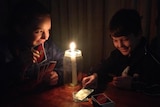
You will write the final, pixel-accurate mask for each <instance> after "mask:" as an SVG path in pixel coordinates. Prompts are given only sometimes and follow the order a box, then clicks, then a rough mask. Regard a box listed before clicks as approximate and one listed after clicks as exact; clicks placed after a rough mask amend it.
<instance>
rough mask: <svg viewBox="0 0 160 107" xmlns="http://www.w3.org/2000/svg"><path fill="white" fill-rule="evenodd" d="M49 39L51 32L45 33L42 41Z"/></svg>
mask: <svg viewBox="0 0 160 107" xmlns="http://www.w3.org/2000/svg"><path fill="white" fill-rule="evenodd" d="M48 37H49V32H43V34H42V37H41V38H42V39H45V40H48Z"/></svg>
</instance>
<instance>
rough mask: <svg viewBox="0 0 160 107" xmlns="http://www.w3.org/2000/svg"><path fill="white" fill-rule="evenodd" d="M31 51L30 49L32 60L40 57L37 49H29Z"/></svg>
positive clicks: (35, 60)
mask: <svg viewBox="0 0 160 107" xmlns="http://www.w3.org/2000/svg"><path fill="white" fill-rule="evenodd" d="M31 51H32V54H33V60H32V62H33V63H36V62H37V59H38V58H39V57H40V52H39V51H37V50H34V49H31Z"/></svg>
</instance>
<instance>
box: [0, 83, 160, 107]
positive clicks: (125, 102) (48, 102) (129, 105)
mask: <svg viewBox="0 0 160 107" xmlns="http://www.w3.org/2000/svg"><path fill="white" fill-rule="evenodd" d="M79 89H81V87H79V86H77V87H71V86H66V85H65V86H59V87H54V88H52V89H48V90H45V91H42V92H37V93H32V94H31V93H30V94H26V95H23V96H22V95H21V96H17V97H15V98H10V99H8V100H7V101H6V102H4V105H3V106H4V107H93V105H92V101H91V99H89V101H88V102H74V101H73V97H72V93H73V92H75V91H78V90H79ZM104 93H105V94H106V95H107V96H108V97H109V98H110V99H111V100H112V101H114V103H115V107H160V97H153V96H147V95H145V94H142V93H138V92H133V91H127V90H121V89H117V88H115V87H114V86H112V85H111V84H109V85H108V87H107V88H106V90H105V91H104ZM3 106H1V107H3Z"/></svg>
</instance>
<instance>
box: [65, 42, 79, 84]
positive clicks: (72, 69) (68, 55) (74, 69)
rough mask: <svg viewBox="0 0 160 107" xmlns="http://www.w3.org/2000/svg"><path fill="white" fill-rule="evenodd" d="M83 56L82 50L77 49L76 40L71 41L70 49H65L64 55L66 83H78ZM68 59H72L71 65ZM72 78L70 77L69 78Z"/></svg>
mask: <svg viewBox="0 0 160 107" xmlns="http://www.w3.org/2000/svg"><path fill="white" fill-rule="evenodd" d="M81 57H82V53H81V51H80V50H78V49H76V45H75V43H74V42H71V43H70V49H68V50H66V51H65V55H64V80H65V83H69V84H70V85H72V86H75V85H77V84H78V73H79V71H78V70H79V69H78V66H77V65H78V64H80V63H78V62H80V61H79V59H80V58H81ZM68 59H69V60H70V62H71V63H70V65H68ZM69 78H70V79H69Z"/></svg>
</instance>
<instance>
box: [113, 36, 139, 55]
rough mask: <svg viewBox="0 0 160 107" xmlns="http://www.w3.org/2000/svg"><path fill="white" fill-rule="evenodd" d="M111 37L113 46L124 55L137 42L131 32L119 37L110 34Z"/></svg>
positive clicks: (128, 52) (128, 53)
mask: <svg viewBox="0 0 160 107" xmlns="http://www.w3.org/2000/svg"><path fill="white" fill-rule="evenodd" d="M111 38H112V41H113V45H114V47H115V48H117V49H118V50H119V51H120V52H121V53H122V54H123V55H125V56H127V55H130V53H131V51H132V50H133V49H134V47H135V46H136V43H137V38H136V37H135V36H134V35H133V34H131V35H128V36H119V37H114V36H111Z"/></svg>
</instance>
